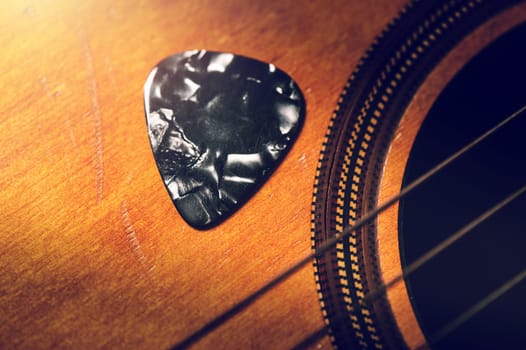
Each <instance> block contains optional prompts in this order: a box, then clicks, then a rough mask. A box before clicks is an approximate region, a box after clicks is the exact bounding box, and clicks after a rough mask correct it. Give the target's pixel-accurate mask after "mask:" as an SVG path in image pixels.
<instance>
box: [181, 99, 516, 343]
mask: <svg viewBox="0 0 526 350" xmlns="http://www.w3.org/2000/svg"><path fill="white" fill-rule="evenodd" d="M525 111H526V105H525V106H523V107H521V108H520V109H518V110H517V111H515V112H513V113H512V114H510V115H509V116H508V117H506V118H505V119H504V120H502V121H501V122H500V123H498V124H497V125H495V126H494V127H492V128H491V129H489V130H488V131H486V132H485V133H483V134H482V135H480V136H479V137H477V138H476V139H475V140H473V141H471V142H470V143H468V144H467V145H465V146H464V147H462V148H461V149H460V150H458V151H457V152H455V153H453V154H452V155H450V156H449V157H448V158H446V159H445V160H443V161H442V162H440V163H438V164H437V165H435V166H434V167H433V168H431V169H430V170H428V171H427V172H425V173H424V174H423V175H421V176H420V177H418V178H417V179H416V180H414V181H413V182H411V183H410V184H409V185H407V186H405V187H404V188H402V189H401V191H400V192H399V193H398V194H397V195H395V196H393V197H391V198H390V199H388V200H387V201H385V202H384V203H382V204H381V205H379V206H377V207H376V209H373V210H371V211H369V212H368V213H366V214H365V215H363V216H362V217H361V218H360V219H358V220H357V221H356V222H355V224H354V225H353V226H349V227H347V228H345V229H344V230H343V231H342V232H341V233H336V234H335V235H334V236H333V237H331V238H329V239H328V240H327V241H326V242H325V243H324V244H323V245H321V246H320V247H318V248H316V249H315V250H314V251H313V252H311V253H310V254H308V255H306V256H305V257H304V258H302V259H300V260H298V261H297V262H296V263H294V264H292V265H291V266H290V267H289V268H287V269H286V270H284V271H282V272H281V273H280V274H278V275H277V276H276V277H274V278H273V279H271V280H270V281H268V282H267V283H265V284H264V285H263V286H261V287H260V288H258V289H257V290H255V291H254V292H252V293H251V294H249V295H248V296H247V297H245V298H244V299H242V300H240V301H239V302H238V303H236V304H234V305H233V306H232V307H230V308H229V309H227V310H226V311H224V312H223V313H221V314H219V315H218V316H216V317H215V318H213V319H212V320H210V321H208V322H207V323H205V324H204V325H203V326H201V327H200V328H199V329H197V330H196V331H194V332H193V333H192V334H190V335H189V336H188V337H186V338H185V339H183V340H182V341H181V342H179V343H177V344H176V345H174V346H173V347H172V349H173V350H182V349H187V348H189V347H190V346H191V345H193V344H195V343H196V342H197V341H199V340H200V339H201V338H203V337H205V336H206V335H207V334H209V333H211V332H212V331H214V330H215V329H217V328H218V327H220V326H221V325H222V324H224V323H225V322H226V321H228V320H230V319H231V318H233V317H234V316H236V315H237V314H239V313H240V312H242V311H243V310H245V309H246V308H247V307H249V306H250V305H252V304H253V303H254V302H255V301H256V300H258V299H259V298H260V297H262V296H263V295H265V294H266V293H267V292H269V291H270V290H272V289H274V287H276V286H278V285H279V284H281V283H282V282H284V281H285V280H287V279H288V278H289V277H291V276H292V275H294V274H295V273H296V272H297V271H299V270H300V269H301V268H303V267H304V266H306V265H307V264H309V263H311V262H312V260H313V259H315V258H318V257H320V256H322V255H323V254H325V253H326V252H327V251H328V250H330V249H332V248H333V247H334V246H335V245H336V244H337V243H338V242H339V241H340V240H342V239H344V238H347V237H349V236H350V235H351V234H352V233H353V232H354V231H355V230H357V229H359V228H361V227H363V226H364V225H366V224H367V223H368V222H369V221H371V220H373V219H374V218H376V216H377V215H378V214H380V213H382V212H383V211H385V210H386V209H388V208H389V207H391V206H392V205H393V204H395V203H397V202H398V201H399V200H400V199H402V198H404V197H405V196H406V195H408V194H409V193H411V192H412V191H413V190H414V189H416V188H417V187H419V186H420V185H421V184H423V183H424V182H426V181H427V180H429V179H430V178H431V177H433V176H434V175H435V174H436V173H438V172H439V171H441V170H442V169H443V168H445V167H446V166H447V165H449V164H450V163H452V162H454V161H455V160H456V159H458V158H460V157H461V156H462V155H464V154H465V153H467V152H468V151H469V150H471V149H472V148H474V147H475V146H477V145H478V144H480V143H481V142H482V141H484V140H485V139H487V138H488V137H489V136H491V135H492V134H494V133H495V132H497V131H498V130H500V129H501V128H503V127H504V126H505V125H506V124H508V123H510V122H511V121H512V120H514V119H515V118H517V117H518V116H520V115H521V114H522V113H523V112H525ZM400 278H401V277H400ZM373 293H374V292H373Z"/></svg>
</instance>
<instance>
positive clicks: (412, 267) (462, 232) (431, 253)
mask: <svg viewBox="0 0 526 350" xmlns="http://www.w3.org/2000/svg"><path fill="white" fill-rule="evenodd" d="M524 192H526V185H524V186H522V187H521V188H519V189H518V190H515V191H514V192H513V193H512V194H510V195H509V196H507V197H506V198H504V199H503V200H502V201H500V202H498V203H497V204H495V205H494V206H492V207H491V208H490V209H488V210H486V211H485V212H484V213H482V214H480V215H479V216H477V217H476V218H475V219H473V220H472V221H470V222H469V223H468V224H466V225H465V226H463V227H462V228H460V229H458V230H457V231H455V233H453V234H452V235H450V236H449V237H448V238H446V239H444V240H443V241H442V242H440V243H438V244H437V245H435V246H434V247H433V248H431V249H429V250H428V251H427V252H425V253H424V254H422V255H421V256H419V257H418V258H417V259H416V260H415V261H413V262H412V263H410V264H409V265H407V266H406V267H405V268H404V270H403V271H402V273H401V274H398V275H397V276H396V277H393V278H392V279H391V280H390V281H389V282H387V283H385V284H384V285H383V286H381V287H378V288H377V289H376V290H373V291H372V292H370V293H369V294H368V295H367V296H366V297H365V298H364V299H363V301H364V302H365V303H371V302H373V301H374V300H376V299H377V298H378V297H380V296H382V295H383V294H385V293H386V292H387V291H388V290H389V289H390V288H391V287H393V286H394V285H395V284H397V283H398V282H400V281H401V280H402V279H403V278H405V277H409V276H410V275H411V274H413V272H415V271H416V270H417V269H418V268H420V267H421V266H422V265H424V264H425V263H427V262H428V261H430V260H431V259H433V258H434V257H435V256H437V255H438V254H440V253H441V252H443V251H444V250H446V249H447V248H448V247H450V246H451V245H453V244H454V243H455V242H457V241H458V240H459V239H461V238H462V237H464V236H467V234H468V233H470V232H471V231H472V230H473V229H474V228H475V227H477V226H478V225H480V224H482V223H483V222H484V221H485V220H486V219H488V218H490V217H491V216H492V215H493V214H495V213H497V212H498V211H499V210H501V209H502V208H504V207H505V206H506V205H508V204H509V203H511V202H512V201H513V200H515V199H516V198H518V197H519V196H521V195H522V194H523V193H524Z"/></svg>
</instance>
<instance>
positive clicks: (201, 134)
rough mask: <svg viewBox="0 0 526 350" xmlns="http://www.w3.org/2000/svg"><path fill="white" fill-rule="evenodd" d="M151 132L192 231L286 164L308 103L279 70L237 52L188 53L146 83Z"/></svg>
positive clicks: (230, 209) (221, 215)
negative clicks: (284, 161)
mask: <svg viewBox="0 0 526 350" xmlns="http://www.w3.org/2000/svg"><path fill="white" fill-rule="evenodd" d="M144 98H145V112H146V121H147V127H148V135H149V138H150V143H151V146H152V150H153V154H154V158H155V161H156V163H157V167H158V169H159V172H160V174H161V177H162V180H163V182H164V184H165V185H166V188H167V190H168V192H169V194H170V197H171V199H172V201H173V203H174V204H175V207H176V208H177V210H178V211H179V213H180V214H181V216H182V217H183V218H184V219H185V221H186V222H187V223H188V224H190V225H191V226H192V227H195V228H197V229H207V228H210V227H212V226H215V225H216V224H218V223H220V222H221V221H223V220H224V219H226V218H227V217H229V216H230V215H231V214H232V213H234V212H235V211H236V210H237V209H239V208H240V206H242V205H243V204H244V203H245V202H246V201H247V200H248V199H249V198H250V197H251V196H252V195H253V194H254V193H255V191H256V190H257V189H258V188H259V187H260V186H261V185H262V184H263V183H264V182H265V180H266V179H267V178H268V176H269V175H270V174H271V173H272V171H273V170H274V169H275V168H276V167H277V166H278V165H279V163H280V162H281V161H282V160H283V157H284V155H285V154H286V152H287V151H288V149H289V148H290V147H291V145H292V143H293V142H294V141H295V140H296V138H297V136H298V133H299V131H300V129H301V126H302V124H303V119H304V115H305V100H304V98H303V95H302V93H301V91H300V89H299V88H298V86H297V84H296V83H295V82H294V81H293V80H292V79H291V78H290V77H289V76H288V75H287V74H285V73H284V72H283V71H281V70H279V69H277V68H276V67H275V66H274V65H272V64H268V63H264V62H261V61H258V60H254V59H251V58H247V57H244V56H239V55H235V54H231V53H223V52H210V51H204V50H194V51H185V52H182V53H178V54H175V55H173V56H170V57H168V58H166V59H164V60H163V61H161V62H160V63H159V64H158V65H157V66H156V67H155V68H154V69H153V70H152V72H151V73H150V75H149V76H148V79H147V81H146V84H145V86H144Z"/></svg>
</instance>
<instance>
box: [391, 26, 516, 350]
mask: <svg viewBox="0 0 526 350" xmlns="http://www.w3.org/2000/svg"><path fill="white" fill-rule="evenodd" d="M525 42H526V25H522V26H520V27H518V28H516V29H514V30H512V31H511V32H509V33H508V34H506V35H504V36H503V37H501V38H500V39H499V40H497V41H496V42H494V43H493V44H492V45H490V46H489V47H488V48H486V49H485V50H484V51H482V52H481V53H480V54H478V55H477V56H476V57H475V58H474V59H473V60H472V61H471V62H470V63H469V64H468V65H466V66H465V67H464V68H463V69H462V70H461V71H460V72H459V74H457V76H456V77H455V78H454V79H453V80H452V81H451V82H450V84H449V85H448V86H447V88H446V89H445V90H444V91H443V92H442V94H441V95H440V97H439V98H438V99H437V101H436V102H435V104H434V106H433V107H432V109H431V111H430V113H429V114H428V116H427V118H426V120H425V122H424V124H423V125H422V128H421V130H420V131H419V134H418V136H417V138H416V140H415V144H414V146H413V150H412V151H411V154H410V158H409V162H408V167H407V169H406V173H405V178H404V182H405V184H408V183H410V182H411V181H412V180H414V179H415V178H416V177H418V176H419V175H421V174H422V173H423V172H424V171H426V170H428V169H429V168H431V167H432V166H433V165H434V164H436V163H438V162H439V161H441V160H443V159H445V158H446V157H447V156H448V155H449V154H451V153H452V152H454V151H456V150H458V149H459V148H460V147H462V146H463V145H465V144H466V143H468V142H469V141H471V140H473V139H474V138H475V137H477V136H478V135H480V134H481V133H482V132H484V131H486V130H488V129H489V128H491V127H492V126H494V125H495V124H497V123H498V122H499V121H501V120H502V119H504V118H505V117H507V116H508V115H510V114H511V113H513V112H514V111H515V110H517V109H519V108H520V107H522V106H523V105H525V104H526V68H525V67H524V65H525V63H526V48H525V46H524V43H525ZM525 133H526V116H522V117H521V118H519V119H518V120H515V121H514V122H513V123H512V124H510V125H508V126H506V127H505V128H504V129H503V130H501V131H500V132H499V133H497V134H496V135H495V136H492V137H491V138H490V139H489V140H487V141H486V142H484V143H483V144H481V145H479V146H478V147H477V148H476V149H475V150H473V151H472V152H470V153H469V154H467V155H466V156H463V157H462V158H461V159H460V160H459V161H457V162H455V163H454V164H452V165H451V166H449V167H448V168H446V169H445V170H444V171H443V172H441V173H440V174H439V175H438V176H436V177H434V178H433V179H432V180H431V181H429V182H427V183H426V184H425V185H423V186H422V187H420V188H419V189H418V190H417V191H415V192H414V193H413V194H411V195H410V196H408V197H407V198H405V199H404V200H402V202H401V206H400V215H399V218H400V221H399V224H400V242H401V243H400V244H401V247H400V248H401V252H402V259H403V261H404V264H405V265H407V264H409V263H411V262H412V261H414V260H415V259H416V258H417V257H419V256H420V255H421V254H423V253H424V252H426V251H427V250H429V249H431V248H432V247H434V246H435V245H436V244H438V243H439V242H441V241H442V240H444V239H446V238H447V237H448V236H449V235H450V234H452V233H453V232H455V231H456V230H458V229H459V228H460V227H462V226H463V225H465V224H467V223H468V222H469V221H471V220H472V219H474V218H475V217H477V216H478V215H480V214H481V213H482V212H483V211H485V210H487V209H488V208H490V207H491V206H493V205H495V204H496V203H497V202H499V201H501V200H502V199H504V198H505V197H506V196H507V195H509V194H511V193H512V192H513V191H514V190H517V189H518V188H520V187H521V186H524V183H525V180H526V165H525V159H526V158H525V151H526V135H525ZM525 197H526V196H522V197H519V198H518V199H517V200H515V201H514V202H512V203H511V204H509V205H508V206H506V207H505V208H504V209H503V210H501V211H499V212H498V214H496V215H495V216H493V217H491V218H490V219H489V220H487V221H486V222H484V223H483V224H482V225H480V226H479V227H477V228H476V229H474V230H473V231H472V232H471V233H470V234H469V235H468V236H467V237H464V238H463V239H461V240H460V241H459V242H457V243H456V244H454V246H453V247H451V248H449V249H447V251H445V252H444V253H442V254H440V255H438V256H437V257H436V258H434V259H433V260H432V261H431V262H429V263H428V264H426V265H425V266H423V267H422V268H421V269H419V270H418V271H417V272H415V273H414V274H413V275H411V276H410V277H409V278H407V279H406V283H407V286H408V289H409V293H410V296H411V302H412V303H413V307H414V309H415V312H416V315H417V318H418V319H419V322H420V324H421V326H422V329H423V331H424V333H425V335H426V337H429V336H432V335H433V334H435V332H437V331H438V330H439V329H440V328H442V327H443V326H444V325H445V324H447V323H448V322H449V321H451V320H453V319H454V318H455V317H457V316H458V315H460V314H461V313H462V312H464V311H466V310H467V309H468V308H470V307H471V306H473V305H474V304H475V303H476V302H478V301H480V300H481V299H483V298H484V297H485V296H486V295H488V294H489V293H491V292H492V291H493V290H495V289H497V288H498V287H499V286H501V285H502V284H503V283H504V282H506V281H507V280H509V279H510V278H512V277H513V276H514V275H516V274H518V273H519V272H520V271H521V270H522V269H524V265H525V261H526V259H525V255H524V254H525V252H524V250H525V247H526V219H525V213H526V198H525ZM525 295H526V283H524V282H522V283H520V284H519V285H518V286H516V287H515V288H514V289H512V290H511V291H509V292H507V293H506V294H504V295H503V296H502V297H500V298H499V299H497V300H496V301H495V302H494V303H492V304H491V305H489V306H488V307H487V308H485V309H484V310H483V311H481V312H480V313H478V314H477V315H476V316H475V317H473V318H472V319H470V320H469V321H467V322H466V323H464V324H463V325H462V326H460V327H459V328H458V329H456V330H455V331H453V332H452V333H451V334H450V335H449V336H448V337H446V338H444V339H443V340H441V341H438V343H437V344H434V345H433V348H437V349H516V348H523V347H524V344H526V334H525V332H524V320H525V319H526V301H525V299H524V296H525Z"/></svg>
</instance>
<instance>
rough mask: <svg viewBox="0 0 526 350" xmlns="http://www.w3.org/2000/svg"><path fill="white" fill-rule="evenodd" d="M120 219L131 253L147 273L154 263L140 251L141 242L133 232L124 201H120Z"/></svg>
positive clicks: (151, 269)
mask: <svg viewBox="0 0 526 350" xmlns="http://www.w3.org/2000/svg"><path fill="white" fill-rule="evenodd" d="M121 221H122V225H123V227H124V234H125V235H126V239H127V240H128V243H129V244H130V246H131V249H132V251H133V253H134V254H135V256H136V257H137V260H139V262H140V263H141V265H142V266H143V267H144V268H145V269H146V272H148V273H149V272H151V271H153V270H154V269H155V265H153V264H151V263H149V262H148V261H147V259H146V256H145V255H144V253H143V251H142V248H141V244H140V243H139V240H138V239H137V233H136V232H135V229H134V227H133V224H132V222H131V219H130V214H129V212H128V205H127V204H126V201H122V202H121Z"/></svg>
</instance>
